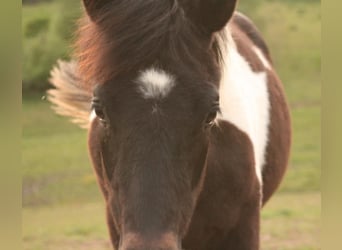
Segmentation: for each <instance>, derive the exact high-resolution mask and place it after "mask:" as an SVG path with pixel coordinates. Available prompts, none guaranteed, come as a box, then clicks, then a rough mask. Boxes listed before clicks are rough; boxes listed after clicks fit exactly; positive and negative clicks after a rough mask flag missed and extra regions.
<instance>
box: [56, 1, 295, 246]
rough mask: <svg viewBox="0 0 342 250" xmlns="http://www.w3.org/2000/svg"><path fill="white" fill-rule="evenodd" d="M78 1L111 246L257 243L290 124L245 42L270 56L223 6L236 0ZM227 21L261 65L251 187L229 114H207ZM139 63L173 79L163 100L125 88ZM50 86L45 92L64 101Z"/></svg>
mask: <svg viewBox="0 0 342 250" xmlns="http://www.w3.org/2000/svg"><path fill="white" fill-rule="evenodd" d="M84 3H85V7H86V12H87V15H85V17H84V18H83V19H82V21H81V24H80V30H79V39H78V42H77V44H76V51H77V56H78V63H79V73H78V74H77V76H78V77H79V76H82V79H80V80H79V81H80V82H82V84H83V87H84V89H87V91H88V93H89V96H90V95H93V98H94V107H93V108H94V109H95V110H96V112H97V116H98V118H96V119H94V120H93V121H92V123H91V124H90V128H89V136H88V138H89V141H88V145H89V154H90V158H91V159H92V162H93V166H94V169H95V172H96V175H97V177H98V182H99V186H100V188H101V191H102V193H103V195H104V198H105V201H106V214H107V222H108V228H109V232H110V236H111V241H112V244H113V247H114V248H115V249H119V250H179V249H182V248H184V249H186V250H259V224H260V209H261V206H262V205H263V204H265V202H266V201H267V200H268V199H269V198H270V196H271V195H272V194H273V193H274V191H275V190H276V188H277V187H278V185H279V183H280V181H281V179H282V177H283V175H284V173H285V169H286V165H287V160H288V155H289V145H290V137H291V130H290V118H289V113H288V110H287V104H286V101H285V97H284V94H283V89H282V87H281V83H280V80H279V79H278V77H277V76H276V73H275V72H274V70H273V69H270V70H269V69H266V68H265V66H264V65H263V63H262V61H261V60H260V59H259V58H258V57H257V55H256V54H255V52H254V51H253V49H252V46H257V47H258V48H260V50H261V51H262V52H263V53H264V55H265V57H266V58H268V59H269V60H270V55H269V51H268V48H267V46H266V44H265V42H264V40H263V39H262V37H261V36H260V34H259V32H258V31H257V29H256V28H255V27H254V25H253V24H252V23H251V22H250V21H249V20H248V19H246V18H245V17H243V16H241V15H240V14H235V15H233V12H234V9H235V5H236V1H230V0H220V1H218V0H179V1H176V0H158V1H157V0H116V1H114V0H100V1H95V0H84ZM231 17H232V18H231ZM229 19H231V23H230V27H231V29H232V36H233V39H234V40H235V42H236V44H237V48H238V51H239V53H240V54H241V55H242V56H243V57H244V58H245V59H246V61H248V62H249V64H250V65H251V68H252V69H253V71H255V72H262V71H266V72H267V74H268V89H269V94H270V103H271V124H270V130H269V143H268V146H267V154H266V164H265V166H264V171H263V186H262V187H261V186H260V183H259V181H258V179H257V176H256V173H255V167H254V165H255V164H254V154H253V145H252V143H251V141H250V139H249V137H248V135H247V134H245V133H244V132H242V131H241V130H240V129H239V128H237V127H236V126H235V125H233V124H231V123H230V122H227V121H224V120H217V121H216V123H212V122H211V121H212V119H213V118H215V116H214V115H215V114H216V112H217V110H216V109H215V107H216V106H215V105H216V103H217V101H218V98H219V96H218V87H219V84H220V78H221V69H220V65H221V60H222V53H223V52H222V50H221V49H222V48H220V43H219V41H218V37H219V36H221V38H223V39H224V34H223V33H220V32H219V31H220V30H221V29H222V28H223V27H224V26H225V25H226V23H227V22H228V20H229ZM228 53H229V51H228ZM270 64H272V63H271V62H270ZM149 67H155V68H158V69H162V70H165V71H166V72H168V73H170V74H172V75H173V76H176V80H175V81H176V85H175V86H174V88H173V89H172V91H171V92H170V93H169V95H168V96H167V98H165V99H158V98H157V99H144V98H142V96H141V94H139V92H138V91H137V82H136V79H137V77H138V75H139V72H140V71H141V70H145V69H146V68H149ZM56 79H58V78H56ZM63 79H64V80H65V81H66V80H67V79H66V78H63ZM52 82H55V81H54V79H53V80H52ZM55 85H56V86H57V90H55V91H53V92H52V95H53V97H54V98H52V101H53V102H54V103H55V104H56V105H58V106H61V105H60V103H61V102H70V99H66V98H63V97H64V96H65V95H64V94H63V93H64V92H65V91H64V90H63V88H60V87H59V86H58V84H55ZM65 86H67V85H65ZM65 88H66V89H67V87H65ZM63 91H64V92H63ZM56 100H57V101H56ZM63 107H68V106H62V109H63ZM70 110H71V111H72V110H73V109H70ZM70 110H69V109H68V110H67V112H66V111H65V112H64V114H68V115H70V112H71V111H70ZM213 112H214V113H213ZM213 114H214V115H213ZM100 119H101V120H102V121H100Z"/></svg>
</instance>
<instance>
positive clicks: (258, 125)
mask: <svg viewBox="0 0 342 250" xmlns="http://www.w3.org/2000/svg"><path fill="white" fill-rule="evenodd" d="M227 35H228V46H227V45H226V44H221V45H222V46H224V47H223V48H225V49H224V50H223V51H225V54H224V62H223V63H224V65H223V72H222V79H221V83H220V108H221V115H220V116H219V117H218V119H223V120H227V121H229V122H231V123H233V124H234V125H235V126H237V127H238V128H239V129H240V130H242V131H243V132H245V133H246V134H247V135H248V136H249V138H250V139H251V141H252V144H253V148H254V156H255V170H256V175H257V177H258V180H259V182H260V184H262V167H263V165H264V164H265V151H266V146H267V142H268V126H269V123H270V114H269V113H270V103H269V95H268V89H267V77H266V73H265V72H258V73H256V72H253V70H252V69H251V67H250V65H249V63H248V62H247V61H246V60H245V59H244V58H243V56H241V55H240V54H239V52H238V50H237V47H236V44H235V42H234V41H233V39H232V37H231V36H230V35H229V30H228V29H227Z"/></svg>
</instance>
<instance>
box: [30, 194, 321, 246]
mask: <svg viewBox="0 0 342 250" xmlns="http://www.w3.org/2000/svg"><path fill="white" fill-rule="evenodd" d="M284 204H287V206H284ZM320 212H321V209H320V195H319V194H316V193H309V194H301V193H299V194H279V195H277V196H275V197H274V199H272V200H271V202H270V203H269V204H267V206H266V207H265V208H264V210H263V213H262V229H261V246H262V249H263V250H318V249H319V247H318V246H319V216H320ZM56 218H58V219H56ZM85 218H86V219H85ZM23 243H24V249H25V250H59V249H70V250H71V249H82V250H109V249H111V248H110V244H109V238H108V233H107V228H106V222H105V217H104V204H103V202H96V203H86V204H68V205H59V206H55V207H40V208H24V210H23Z"/></svg>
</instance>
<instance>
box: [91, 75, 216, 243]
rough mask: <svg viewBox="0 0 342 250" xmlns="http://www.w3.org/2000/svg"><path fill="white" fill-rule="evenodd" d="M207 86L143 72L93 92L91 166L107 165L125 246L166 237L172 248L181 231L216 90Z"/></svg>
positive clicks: (198, 180) (198, 181)
mask: <svg viewBox="0 0 342 250" xmlns="http://www.w3.org/2000/svg"><path fill="white" fill-rule="evenodd" d="M204 86H206V87H203V86H201V88H199V86H198V84H189V83H186V80H184V79H180V78H179V77H176V76H175V75H173V74H172V73H166V71H164V70H161V69H148V70H146V71H143V72H140V73H139V74H138V75H137V76H135V78H134V79H130V80H129V79H117V80H116V82H115V84H111V83H107V84H105V85H101V86H99V87H98V88H97V89H96V91H95V93H94V101H93V108H94V112H95V114H96V117H95V118H94V120H93V128H92V132H91V137H96V138H98V144H97V145H94V144H93V143H90V149H91V151H92V152H91V153H92V155H95V154H97V155H99V160H100V162H97V163H96V165H101V166H100V168H101V169H103V170H104V171H103V172H102V177H101V178H102V180H103V181H104V183H105V184H104V186H105V193H107V201H108V206H109V207H110V211H111V213H112V215H113V219H114V221H115V225H116V230H117V231H118V232H119V234H120V235H121V237H122V242H123V243H122V244H127V239H129V242H135V241H136V243H134V244H137V245H139V244H142V242H141V241H142V240H145V241H146V242H145V243H146V244H147V243H148V242H155V244H161V245H162V244H164V243H165V242H170V243H169V244H171V245H172V244H173V245H174V247H172V248H170V249H177V248H176V246H177V244H178V243H177V242H179V240H180V239H181V238H182V237H183V236H184V234H185V233H186V231H187V227H188V224H189V222H190V218H191V216H192V213H193V210H194V206H195V204H196V200H197V198H198V196H199V193H200V190H201V186H202V183H203V179H204V176H205V169H206V157H207V151H208V145H209V140H208V138H209V134H210V129H211V127H212V126H213V125H214V124H213V123H214V120H215V117H216V113H217V111H218V96H217V93H216V90H215V88H214V87H213V86H211V85H204ZM132 239H134V240H132ZM162 239H165V240H162ZM175 242H176V243H177V244H176V243H175ZM145 243H144V244H145ZM132 244H133V243H132ZM165 244H166V243H165ZM175 244H176V245H175ZM134 249H141V248H139V247H138V248H134ZM148 249H154V248H148ZM156 249H159V248H156ZM161 249H164V248H161Z"/></svg>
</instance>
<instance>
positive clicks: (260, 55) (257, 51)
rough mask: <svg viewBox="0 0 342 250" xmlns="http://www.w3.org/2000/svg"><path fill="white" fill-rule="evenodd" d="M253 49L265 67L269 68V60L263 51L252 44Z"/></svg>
mask: <svg viewBox="0 0 342 250" xmlns="http://www.w3.org/2000/svg"><path fill="white" fill-rule="evenodd" d="M253 50H254V52H255V53H256V54H257V56H258V57H259V59H260V61H261V62H262V64H263V65H264V66H265V67H266V68H267V69H271V65H270V62H269V61H268V60H267V58H266V57H265V55H264V53H263V52H262V51H261V50H260V49H259V48H258V47H256V46H253Z"/></svg>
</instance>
